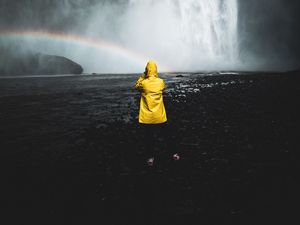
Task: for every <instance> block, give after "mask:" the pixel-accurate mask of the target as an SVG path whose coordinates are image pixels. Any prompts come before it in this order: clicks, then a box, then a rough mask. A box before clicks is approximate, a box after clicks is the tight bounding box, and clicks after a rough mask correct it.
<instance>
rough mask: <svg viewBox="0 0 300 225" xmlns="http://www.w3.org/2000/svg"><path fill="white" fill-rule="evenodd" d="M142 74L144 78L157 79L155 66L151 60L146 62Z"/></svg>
mask: <svg viewBox="0 0 300 225" xmlns="http://www.w3.org/2000/svg"><path fill="white" fill-rule="evenodd" d="M144 74H145V76H146V77H153V76H154V77H158V73H157V65H156V63H155V62H154V61H153V60H150V61H148V63H147V65H146V68H145V73H144Z"/></svg>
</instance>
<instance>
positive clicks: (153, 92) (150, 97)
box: [135, 61, 167, 124]
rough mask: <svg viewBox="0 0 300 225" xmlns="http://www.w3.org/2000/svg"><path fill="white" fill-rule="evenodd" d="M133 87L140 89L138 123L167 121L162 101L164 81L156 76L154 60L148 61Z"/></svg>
mask: <svg viewBox="0 0 300 225" xmlns="http://www.w3.org/2000/svg"><path fill="white" fill-rule="evenodd" d="M135 88H136V89H138V90H139V91H141V99H140V111H139V123H143V124H160V123H164V122H166V121H167V114H166V110H165V106H164V102H163V94H162V93H163V90H164V89H165V82H164V80H163V79H161V78H159V77H158V73H157V66H156V64H155V62H153V61H149V62H148V63H147V66H146V70H145V73H144V74H142V75H141V76H140V78H139V79H138V80H137V82H136V84H135Z"/></svg>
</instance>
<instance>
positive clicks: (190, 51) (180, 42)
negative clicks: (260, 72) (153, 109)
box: [3, 0, 239, 73]
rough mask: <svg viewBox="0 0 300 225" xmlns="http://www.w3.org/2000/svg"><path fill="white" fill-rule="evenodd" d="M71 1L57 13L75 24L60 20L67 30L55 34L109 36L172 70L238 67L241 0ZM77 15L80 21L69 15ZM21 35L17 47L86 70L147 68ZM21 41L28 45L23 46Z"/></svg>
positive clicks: (106, 53)
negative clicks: (59, 58) (62, 58)
mask: <svg viewBox="0 0 300 225" xmlns="http://www.w3.org/2000/svg"><path fill="white" fill-rule="evenodd" d="M68 2H71V0H64V4H62V5H60V8H59V9H57V11H59V10H61V11H62V12H63V13H61V15H64V16H66V18H67V19H68V20H69V21H74V22H73V23H71V24H70V25H69V24H67V25H66V24H64V25H62V24H58V25H59V26H57V27H63V30H61V28H58V30H54V33H64V34H66V35H68V34H70V35H71V36H74V35H76V36H80V37H81V38H82V39H86V40H91V39H95V40H107V42H109V43H112V44H113V45H115V46H120V48H122V49H127V51H128V52H134V53H135V54H136V55H142V56H144V57H145V58H146V59H154V60H155V61H157V63H158V66H159V65H164V66H166V67H168V68H170V70H171V71H197V70H217V69H234V68H236V67H237V66H238V65H239V54H238V53H239V45H238V29H237V27H238V4H237V0H184V1H180V0H160V1H155V0H127V1H125V2H123V3H122V4H121V3H120V1H99V2H98V3H97V2H95V1H91V2H93V3H91V2H89V3H88V2H85V1H82V0H78V2H81V4H78V7H79V6H80V7H79V8H76V9H73V8H72V9H70V8H69V7H70V6H72V7H75V6H76V4H75V5H74V4H66V3H68ZM91 4H93V5H91ZM26 10H27V11H26V12H28V11H30V8H29V9H26ZM72 10H73V11H72ZM74 10H75V11H74ZM68 13H69V14H68ZM74 13H75V14H74ZM73 14H74V15H76V20H75V18H74V20H71V19H70V18H73V17H74V15H73ZM72 16H73V17H72ZM66 18H64V19H63V18H62V19H60V20H58V19H57V16H56V17H55V18H54V19H53V21H50V19H49V21H50V22H49V24H50V25H51V27H52V28H50V25H49V29H48V27H47V23H46V24H43V30H44V32H45V33H53V27H55V26H54V25H53V24H55V23H60V21H63V20H67V19H66ZM29 28H30V26H29ZM32 31H34V30H33V29H30V32H32ZM70 35H69V36H70ZM20 39H22V37H20V38H19V39H18V40H16V42H17V43H18V46H24V47H26V48H28V49H29V50H31V51H37V52H42V53H46V54H57V55H62V56H65V57H68V58H70V59H72V60H74V61H76V62H78V63H79V64H81V65H82V66H83V68H84V70H85V72H102V73H105V72H109V73H127V72H141V71H143V69H144V64H145V62H137V61H136V60H132V57H130V56H128V57H127V56H126V54H125V55H124V54H123V55H122V56H120V54H119V55H118V54H114V52H112V51H105V50H103V49H101V48H94V47H93V46H90V45H74V43H71V42H68V41H63V42H61V41H57V40H51V39H49V38H47V39H40V38H39V39H37V38H35V39H34V38H32V39H28V37H26V38H24V40H20ZM22 41H23V42H24V44H21V45H20V43H22ZM3 43H4V41H3ZM16 52H17V51H16Z"/></svg>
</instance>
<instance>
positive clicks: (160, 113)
mask: <svg viewBox="0 0 300 225" xmlns="http://www.w3.org/2000/svg"><path fill="white" fill-rule="evenodd" d="M135 88H136V89H137V90H139V91H140V92H141V99H140V109H139V123H140V124H142V126H143V127H144V130H145V135H144V137H145V144H146V145H147V146H146V147H147V148H150V149H149V150H148V151H149V156H150V158H148V160H147V163H148V165H149V166H152V165H153V163H154V155H155V148H156V147H158V146H155V145H158V139H159V138H161V137H160V136H165V135H160V134H161V133H162V131H164V130H166V129H164V127H166V122H167V113H166V109H165V105H164V101H163V91H164V90H165V82H164V80H163V79H161V78H159V76H158V72H157V65H156V63H155V62H154V61H153V60H150V61H148V63H147V65H146V68H145V72H144V73H143V74H142V75H141V76H140V77H139V79H138V80H137V81H136V84H135ZM150 154H151V155H150ZM173 159H174V160H179V155H178V154H177V153H175V152H173Z"/></svg>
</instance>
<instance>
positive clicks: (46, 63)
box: [0, 51, 83, 75]
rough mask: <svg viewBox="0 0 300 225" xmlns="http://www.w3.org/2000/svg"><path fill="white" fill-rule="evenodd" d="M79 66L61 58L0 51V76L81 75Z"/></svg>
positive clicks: (81, 70)
mask: <svg viewBox="0 0 300 225" xmlns="http://www.w3.org/2000/svg"><path fill="white" fill-rule="evenodd" d="M82 72H83V68H82V67H81V65H79V64H77V63H75V62H73V61H72V60H70V59H67V58H65V57H62V56H56V55H46V54H41V53H33V52H26V53H24V52H23V53H20V54H19V53H17V54H16V53H12V52H11V51H1V55H0V75H56V74H81V73H82Z"/></svg>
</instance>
